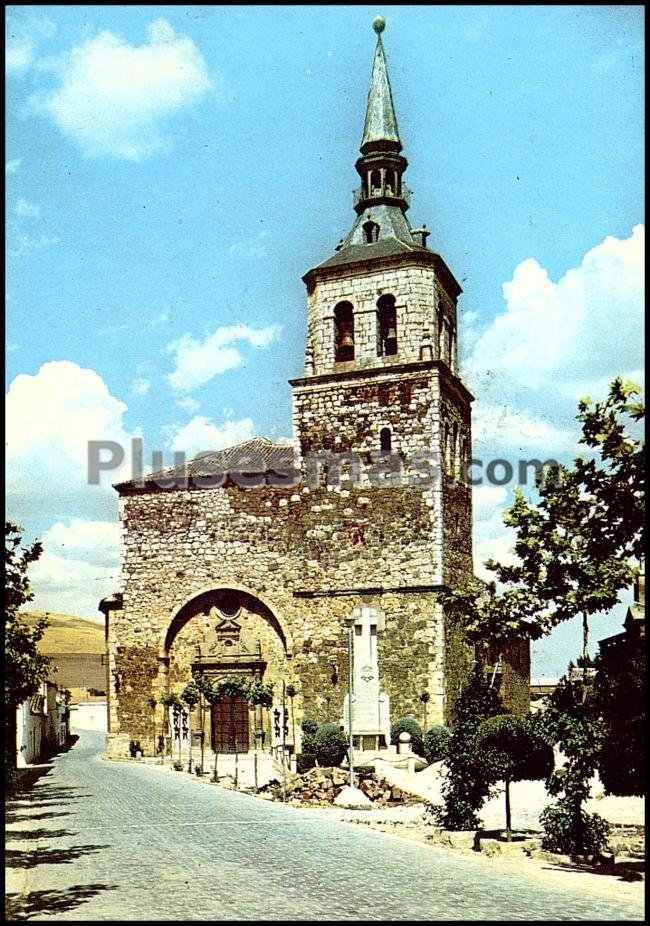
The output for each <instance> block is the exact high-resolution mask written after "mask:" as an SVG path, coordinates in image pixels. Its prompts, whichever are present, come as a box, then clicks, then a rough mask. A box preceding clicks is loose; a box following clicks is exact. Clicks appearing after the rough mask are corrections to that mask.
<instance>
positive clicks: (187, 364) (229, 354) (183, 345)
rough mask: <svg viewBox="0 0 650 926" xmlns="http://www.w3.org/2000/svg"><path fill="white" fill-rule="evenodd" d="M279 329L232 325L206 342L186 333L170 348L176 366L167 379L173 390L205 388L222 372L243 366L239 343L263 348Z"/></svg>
mask: <svg viewBox="0 0 650 926" xmlns="http://www.w3.org/2000/svg"><path fill="white" fill-rule="evenodd" d="M277 331H278V328H277V327H276V326H274V325H271V326H269V327H267V328H250V327H249V326H248V325H230V326H228V327H223V328H217V330H216V331H215V332H213V334H211V335H209V336H208V337H207V338H206V339H205V340H204V341H197V340H195V339H194V338H193V337H192V336H191V335H189V334H186V335H183V337H181V338H179V339H178V340H176V341H173V342H172V343H171V344H169V345H168V348H167V349H168V350H169V351H170V353H173V354H174V355H175V363H176V367H175V369H174V371H173V372H172V373H170V374H169V376H168V377H167V378H168V380H169V383H170V385H171V386H172V388H173V389H176V390H178V391H179V392H191V391H192V390H193V389H196V388H198V387H199V386H203V385H205V383H208V382H209V381H210V380H211V379H213V378H214V377H215V376H218V375H219V374H220V373H225V372H226V371H227V370H234V369H236V368H237V367H238V366H240V365H241V363H242V361H243V357H242V355H241V352H240V350H239V348H237V347H235V346H233V345H235V344H237V343H247V344H249V345H250V346H251V347H255V348H263V347H268V345H269V344H271V342H272V341H273V340H274V338H275V337H276V334H277Z"/></svg>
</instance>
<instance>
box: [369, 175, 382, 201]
mask: <svg viewBox="0 0 650 926" xmlns="http://www.w3.org/2000/svg"><path fill="white" fill-rule="evenodd" d="M370 195H371V196H380V195H381V172H380V171H378V170H373V171H371V173H370Z"/></svg>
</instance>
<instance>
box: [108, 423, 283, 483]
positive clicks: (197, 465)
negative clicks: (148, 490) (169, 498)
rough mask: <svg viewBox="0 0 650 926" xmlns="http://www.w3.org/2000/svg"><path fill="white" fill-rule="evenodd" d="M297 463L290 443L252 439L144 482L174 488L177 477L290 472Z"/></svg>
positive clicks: (150, 476)
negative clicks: (172, 485)
mask: <svg viewBox="0 0 650 926" xmlns="http://www.w3.org/2000/svg"><path fill="white" fill-rule="evenodd" d="M293 463H294V452H293V447H291V446H288V445H286V444H276V443H273V441H270V440H268V439H267V438H266V437H254V438H253V439H252V440H247V441H243V442H242V443H241V444H235V445H234V447H226V448H224V449H223V450H213V451H208V452H206V453H201V454H199V456H198V457H195V458H194V459H192V460H188V461H187V462H186V463H185V465H184V466H182V467H173V466H172V467H169V468H168V469H163V470H158V471H157V472H155V473H150V474H149V475H147V476H144V477H143V480H142V481H143V482H144V483H145V484H146V485H147V487H150V486H151V485H152V484H153V485H154V486H155V484H157V483H160V486H159V487H160V488H167V487H171V485H169V486H167V485H165V482H169V483H171V482H172V481H173V480H174V477H180V478H181V479H187V480H190V481H191V480H192V479H193V478H201V477H203V478H205V477H209V476H215V475H220V474H222V473H227V472H237V473H269V472H277V473H287V472H288V471H289V470H290V469H291V467H292V466H293ZM142 481H141V480H137V481H136V480H135V479H130V480H128V481H126V482H119V483H116V484H115V485H114V487H113V488H115V489H117V490H118V492H119V491H120V490H121V489H124V490H128V489H129V488H139V487H142Z"/></svg>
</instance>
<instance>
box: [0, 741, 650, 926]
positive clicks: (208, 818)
mask: <svg viewBox="0 0 650 926" xmlns="http://www.w3.org/2000/svg"><path fill="white" fill-rule="evenodd" d="M102 748H103V737H102V736H101V735H100V734H97V733H91V732H85V733H82V735H81V737H80V740H79V742H78V743H77V744H76V745H75V746H74V747H73V748H72V749H71V750H70V751H69V752H67V753H64V754H62V755H60V756H58V757H57V758H56V759H55V760H54V764H53V767H52V768H51V769H50V771H49V772H48V773H47V775H45V776H43V777H42V778H40V779H39V780H38V781H37V782H36V783H35V785H34V786H33V788H32V789H31V791H29V792H27V793H25V794H24V795H23V798H22V800H16V801H12V802H11V804H10V805H9V806H8V814H7V822H8V841H7V865H8V867H9V874H10V887H9V890H10V891H13V896H12V898H11V899H12V901H13V902H14V904H16V909H17V910H18V909H20V905H19V904H18V900H19V897H18V896H16V895H19V894H21V893H22V910H23V911H24V912H23V914H22V915H23V917H26V918H30V919H31V918H33V919H38V920H43V921H45V920H77V921H80V920H109V919H114V920H165V919H169V920H174V919H177V920H183V919H192V920H206V921H210V920H224V919H225V920H228V919H230V920H233V919H234V920H237V919H240V920H249V919H266V920H282V919H307V920H364V919H367V920H400V919H416V920H440V919H456V920H463V919H474V920H501V919H505V920H520V919H539V920H590V919H602V920H608V919H609V920H612V919H613V920H620V919H637V920H641V919H642V918H643V916H642V913H641V911H640V910H639V907H638V905H636V904H632V903H631V902H629V901H625V902H621V901H617V902H615V903H614V902H613V901H609V900H603V899H602V893H601V896H600V897H599V898H598V899H595V898H593V897H591V898H590V897H589V896H587V894H586V893H585V892H584V891H583V890H581V885H580V878H579V877H572V878H571V881H572V882H578V883H577V885H576V884H572V885H571V886H567V887H566V889H564V890H562V889H558V888H554V887H549V885H548V884H546V885H544V884H540V883H539V881H535V880H534V879H533V878H532V877H529V876H528V875H522V876H521V877H519V878H515V877H513V876H512V875H504V874H503V873H501V874H499V873H498V872H496V871H495V872H491V871H490V869H489V867H488V866H487V865H486V863H485V862H481V861H478V860H476V861H475V860H474V859H471V858H466V857H460V856H458V855H455V854H453V853H451V852H446V851H444V850H439V849H434V848H430V847H428V846H422V845H418V844H415V843H410V842H407V841H405V840H401V839H399V838H396V837H392V836H388V835H386V834H384V833H380V832H377V831H373V830H367V829H366V828H365V827H363V828H362V827H356V826H352V825H350V824H346V823H342V822H338V821H335V820H332V819H328V818H326V817H325V816H324V814H323V813H322V812H321V813H318V812H314V811H303V810H297V809H295V808H292V807H286V806H283V805H280V804H272V803H269V802H266V801H261V800H259V799H258V798H254V797H250V796H247V795H244V794H239V793H235V792H230V791H225V790H223V789H221V788H215V787H214V786H211V785H209V784H206V783H203V782H199V781H195V780H193V779H191V778H190V777H189V776H187V775H185V774H179V773H175V772H171V771H167V770H161V769H156V768H147V767H143V766H142V765H136V764H135V763H134V764H132V765H131V764H128V763H114V762H109V761H107V760H105V759H102V758H101V755H100V754H101V750H102ZM20 881H22V884H19V882H20ZM16 918H19V917H18V915H16Z"/></svg>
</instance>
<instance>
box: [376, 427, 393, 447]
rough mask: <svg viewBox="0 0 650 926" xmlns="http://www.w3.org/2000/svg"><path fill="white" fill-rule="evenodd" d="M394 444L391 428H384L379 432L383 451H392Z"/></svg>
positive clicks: (380, 445)
mask: <svg viewBox="0 0 650 926" xmlns="http://www.w3.org/2000/svg"><path fill="white" fill-rule="evenodd" d="M392 444H393V438H392V435H391V433H390V428H382V429H381V431H380V432H379V449H380V450H381V452H382V453H390V451H391V448H392Z"/></svg>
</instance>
